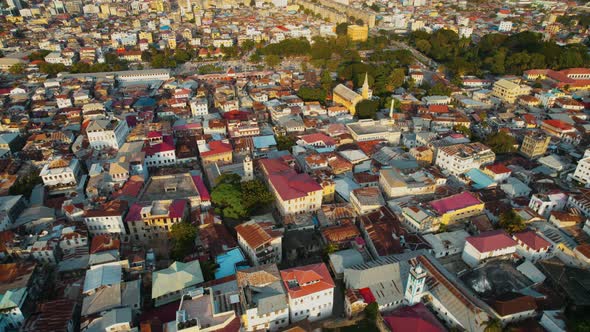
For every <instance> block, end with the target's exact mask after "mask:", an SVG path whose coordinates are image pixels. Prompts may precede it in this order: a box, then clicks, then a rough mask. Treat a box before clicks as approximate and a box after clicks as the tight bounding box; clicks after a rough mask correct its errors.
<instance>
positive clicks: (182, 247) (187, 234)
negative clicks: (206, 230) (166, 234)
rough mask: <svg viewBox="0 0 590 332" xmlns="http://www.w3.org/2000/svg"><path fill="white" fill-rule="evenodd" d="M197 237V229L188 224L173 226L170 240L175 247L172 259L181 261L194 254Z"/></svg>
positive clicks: (182, 223) (181, 223)
mask: <svg viewBox="0 0 590 332" xmlns="http://www.w3.org/2000/svg"><path fill="white" fill-rule="evenodd" d="M196 237H197V227H196V226H194V225H192V224H190V223H188V222H179V223H176V224H173V225H172V227H171V228H170V239H171V240H172V243H173V247H172V253H171V256H172V257H171V258H172V259H174V260H177V261H181V260H183V259H184V257H186V256H188V255H189V254H191V253H192V250H193V249H194V245H195V238H196Z"/></svg>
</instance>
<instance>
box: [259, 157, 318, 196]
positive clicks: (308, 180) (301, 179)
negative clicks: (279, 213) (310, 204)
mask: <svg viewBox="0 0 590 332" xmlns="http://www.w3.org/2000/svg"><path fill="white" fill-rule="evenodd" d="M260 164H261V165H262V167H263V168H264V169H265V171H266V173H267V174H268V180H269V181H270V183H271V184H272V186H273V187H274V189H275V190H276V191H277V193H278V194H279V195H280V196H281V199H282V200H283V201H288V200H291V199H295V198H301V197H306V196H307V195H308V194H309V193H312V192H315V191H318V190H322V187H321V186H320V185H319V184H318V183H317V182H316V181H315V180H314V179H313V178H312V177H311V176H310V175H309V174H305V173H302V174H298V173H297V172H295V170H293V169H292V168H291V167H289V165H287V164H286V163H284V162H282V161H280V160H278V159H263V160H261V161H260Z"/></svg>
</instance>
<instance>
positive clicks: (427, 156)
mask: <svg viewBox="0 0 590 332" xmlns="http://www.w3.org/2000/svg"><path fill="white" fill-rule="evenodd" d="M410 154H411V155H412V156H413V157H414V158H416V161H417V162H418V164H420V165H421V166H429V165H432V161H433V160H434V153H433V152H432V150H431V149H429V148H428V147H426V146H418V147H415V148H411V149H410Z"/></svg>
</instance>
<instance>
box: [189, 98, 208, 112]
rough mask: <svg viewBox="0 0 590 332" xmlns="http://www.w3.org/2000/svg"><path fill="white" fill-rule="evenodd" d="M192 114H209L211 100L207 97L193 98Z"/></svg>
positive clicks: (191, 104) (191, 103) (191, 102)
mask: <svg viewBox="0 0 590 332" xmlns="http://www.w3.org/2000/svg"><path fill="white" fill-rule="evenodd" d="M190 107H191V114H192V115H193V116H205V115H207V114H209V102H208V101H207V99H206V98H193V99H191V101H190Z"/></svg>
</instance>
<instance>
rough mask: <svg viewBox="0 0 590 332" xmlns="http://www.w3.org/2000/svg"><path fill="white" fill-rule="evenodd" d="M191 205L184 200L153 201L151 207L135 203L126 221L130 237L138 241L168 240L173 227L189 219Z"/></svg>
mask: <svg viewBox="0 0 590 332" xmlns="http://www.w3.org/2000/svg"><path fill="white" fill-rule="evenodd" d="M188 214H189V205H188V201H187V200H184V199H175V200H162V201H153V202H152V203H151V204H149V205H142V204H139V203H135V204H134V205H133V206H131V208H130V209H129V213H128V215H127V217H126V219H125V221H126V223H127V225H128V226H129V235H131V237H132V238H134V239H135V240H136V241H142V242H151V241H153V240H157V239H166V238H167V237H168V232H170V230H171V229H172V225H174V224H177V223H180V222H182V221H183V220H185V219H187V218H188Z"/></svg>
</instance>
